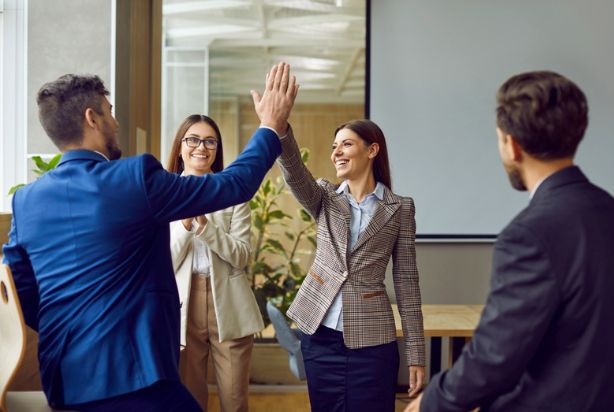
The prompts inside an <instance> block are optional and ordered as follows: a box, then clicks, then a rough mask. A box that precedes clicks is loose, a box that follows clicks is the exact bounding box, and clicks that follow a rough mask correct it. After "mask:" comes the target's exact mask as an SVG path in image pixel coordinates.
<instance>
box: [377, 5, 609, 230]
mask: <svg viewBox="0 0 614 412" xmlns="http://www.w3.org/2000/svg"><path fill="white" fill-rule="evenodd" d="M368 10H369V21H368V25H369V26H368V30H367V31H368V33H369V35H368V42H369V46H368V55H369V58H368V70H367V73H368V78H367V79H368V86H367V96H368V98H367V114H368V116H369V117H370V118H371V119H372V120H373V121H375V122H376V123H378V124H379V125H380V127H381V128H382V130H383V131H384V134H385V135H386V138H387V141H388V145H389V151H390V161H391V167H392V184H393V190H394V191H395V192H397V193H399V194H401V195H409V196H412V197H413V198H414V200H415V202H416V222H417V233H418V238H419V239H420V238H422V239H480V238H486V239H488V238H494V236H495V235H496V234H497V233H499V232H500V231H501V229H503V227H504V226H505V224H506V223H507V222H508V221H509V220H510V219H512V218H513V217H514V216H515V215H516V214H517V213H518V212H519V211H520V210H521V209H522V208H524V207H525V206H526V205H527V204H528V201H529V197H528V194H527V193H521V192H516V191H514V190H513V189H512V188H511V187H510V185H509V183H508V180H507V176H506V175H505V172H504V171H503V168H502V167H501V164H500V161H499V155H498V150H497V138H496V134H495V114H494V112H495V93H496V91H497V89H498V87H499V86H500V85H501V83H502V82H503V81H505V80H506V79H507V78H509V77H510V76H511V75H513V74H516V73H520V72H523V71H528V70H553V71H556V72H559V73H561V74H563V75H565V76H567V77H569V78H570V79H572V80H573V81H574V82H576V83H577V84H578V85H579V86H580V88H582V90H583V91H584V93H585V94H586V96H587V99H588V103H589V127H588V129H587V132H586V135H585V137H584V140H583V142H582V143H581V144H580V149H579V151H578V154H577V157H576V163H577V164H578V165H579V166H580V167H581V169H582V170H583V171H584V173H586V174H587V176H588V177H589V179H591V180H592V181H593V182H594V183H596V184H598V185H599V186H601V187H603V188H605V189H606V190H608V191H609V192H610V193H614V23H613V22H612V20H613V19H614V1H610V0H583V1H578V0H515V1H501V0H421V1H418V0H372V1H371V2H370V4H369V7H368Z"/></svg>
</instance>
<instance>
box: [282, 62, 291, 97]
mask: <svg viewBox="0 0 614 412" xmlns="http://www.w3.org/2000/svg"><path fill="white" fill-rule="evenodd" d="M282 68H283V70H282V73H281V82H280V84H279V88H280V91H281V92H282V93H286V92H287V91H288V82H289V77H290V65H289V64H288V63H282Z"/></svg>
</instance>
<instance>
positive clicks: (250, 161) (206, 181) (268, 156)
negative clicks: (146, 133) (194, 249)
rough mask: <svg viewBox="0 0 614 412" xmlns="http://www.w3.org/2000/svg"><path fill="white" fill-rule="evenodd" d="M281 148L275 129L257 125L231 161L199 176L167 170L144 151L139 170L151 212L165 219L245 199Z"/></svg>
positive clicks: (245, 200) (213, 208)
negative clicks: (245, 144) (217, 171)
mask: <svg viewBox="0 0 614 412" xmlns="http://www.w3.org/2000/svg"><path fill="white" fill-rule="evenodd" d="M280 152H281V145H280V143H279V138H278V137H277V135H276V134H275V132H273V131H272V130H270V129H267V128H259V129H258V130H257V131H256V132H255V133H254V135H253V137H252V138H251V139H250V141H249V142H248V144H247V146H246V147H245V149H244V150H243V152H241V154H240V155H239V157H238V158H237V159H236V160H235V161H234V162H232V163H231V164H230V165H229V166H228V167H226V168H225V169H224V170H222V171H221V172H219V173H213V174H207V175H205V176H202V177H201V176H179V175H178V174H175V173H169V172H167V171H166V170H164V169H163V168H162V165H160V163H159V162H158V161H157V160H156V159H155V158H154V157H153V156H151V155H143V156H141V159H142V161H141V163H140V164H141V168H142V169H141V170H140V171H139V172H138V173H139V174H140V179H141V180H142V183H141V184H142V187H143V188H144V191H145V197H146V199H147V203H148V207H149V210H150V213H151V215H152V217H153V218H154V219H155V220H156V221H157V222H159V223H168V222H172V221H174V220H179V219H185V218H188V217H192V216H199V215H202V214H205V213H210V212H214V211H216V210H221V209H225V208H227V207H229V206H233V205H236V204H239V203H244V202H247V201H248V200H249V199H251V198H252V196H254V194H255V193H256V191H257V190H258V187H259V186H260V183H261V182H262V179H264V176H265V174H266V173H267V171H268V170H269V169H270V168H271V166H272V165H273V162H274V161H275V158H276V157H277V156H278V155H279V153H280Z"/></svg>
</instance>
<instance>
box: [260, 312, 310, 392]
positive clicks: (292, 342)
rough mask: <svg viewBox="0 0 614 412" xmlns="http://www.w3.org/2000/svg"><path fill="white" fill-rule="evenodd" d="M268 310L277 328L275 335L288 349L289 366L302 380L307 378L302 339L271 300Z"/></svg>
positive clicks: (281, 344) (283, 346)
mask: <svg viewBox="0 0 614 412" xmlns="http://www.w3.org/2000/svg"><path fill="white" fill-rule="evenodd" d="M266 311H267V313H268V314H269V319H271V323H272V324H273V329H275V336H276V337H277V342H279V345H280V346H281V347H282V348H284V349H285V350H287V351H288V366H289V368H290V371H291V372H292V374H294V376H296V377H297V378H298V379H300V380H305V379H306V378H307V377H306V375H305V364H304V362H303V354H302V353H301V340H300V339H299V337H298V336H297V335H298V334H297V333H295V332H297V331H296V330H295V329H292V328H290V326H289V325H288V322H286V317H285V316H284V314H283V313H281V311H280V310H279V309H277V307H275V305H273V304H272V303H271V302H270V301H269V302H267V304H266Z"/></svg>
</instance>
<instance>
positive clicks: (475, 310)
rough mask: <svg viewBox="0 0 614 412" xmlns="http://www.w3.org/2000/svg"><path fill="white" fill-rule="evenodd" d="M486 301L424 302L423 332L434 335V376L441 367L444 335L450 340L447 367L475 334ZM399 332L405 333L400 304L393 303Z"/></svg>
mask: <svg viewBox="0 0 614 412" xmlns="http://www.w3.org/2000/svg"><path fill="white" fill-rule="evenodd" d="M483 308H484V305H422V316H423V318H424V336H425V337H427V338H430V339H431V356H430V372H431V376H433V375H434V374H435V373H437V372H439V371H440V370H441V342H442V338H447V339H449V341H450V347H449V353H448V355H449V356H448V365H447V366H448V367H450V366H452V363H453V362H454V361H455V360H456V359H457V358H458V356H459V355H460V353H461V351H462V349H463V346H465V343H467V342H468V341H469V340H471V337H472V336H473V331H474V330H475V328H476V326H477V325H478V322H479V320H480V314H481V313H482V309H483ZM392 311H393V313H394V322H395V324H396V328H397V336H398V337H401V336H403V330H402V328H401V317H400V315H399V311H398V309H397V305H392Z"/></svg>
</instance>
